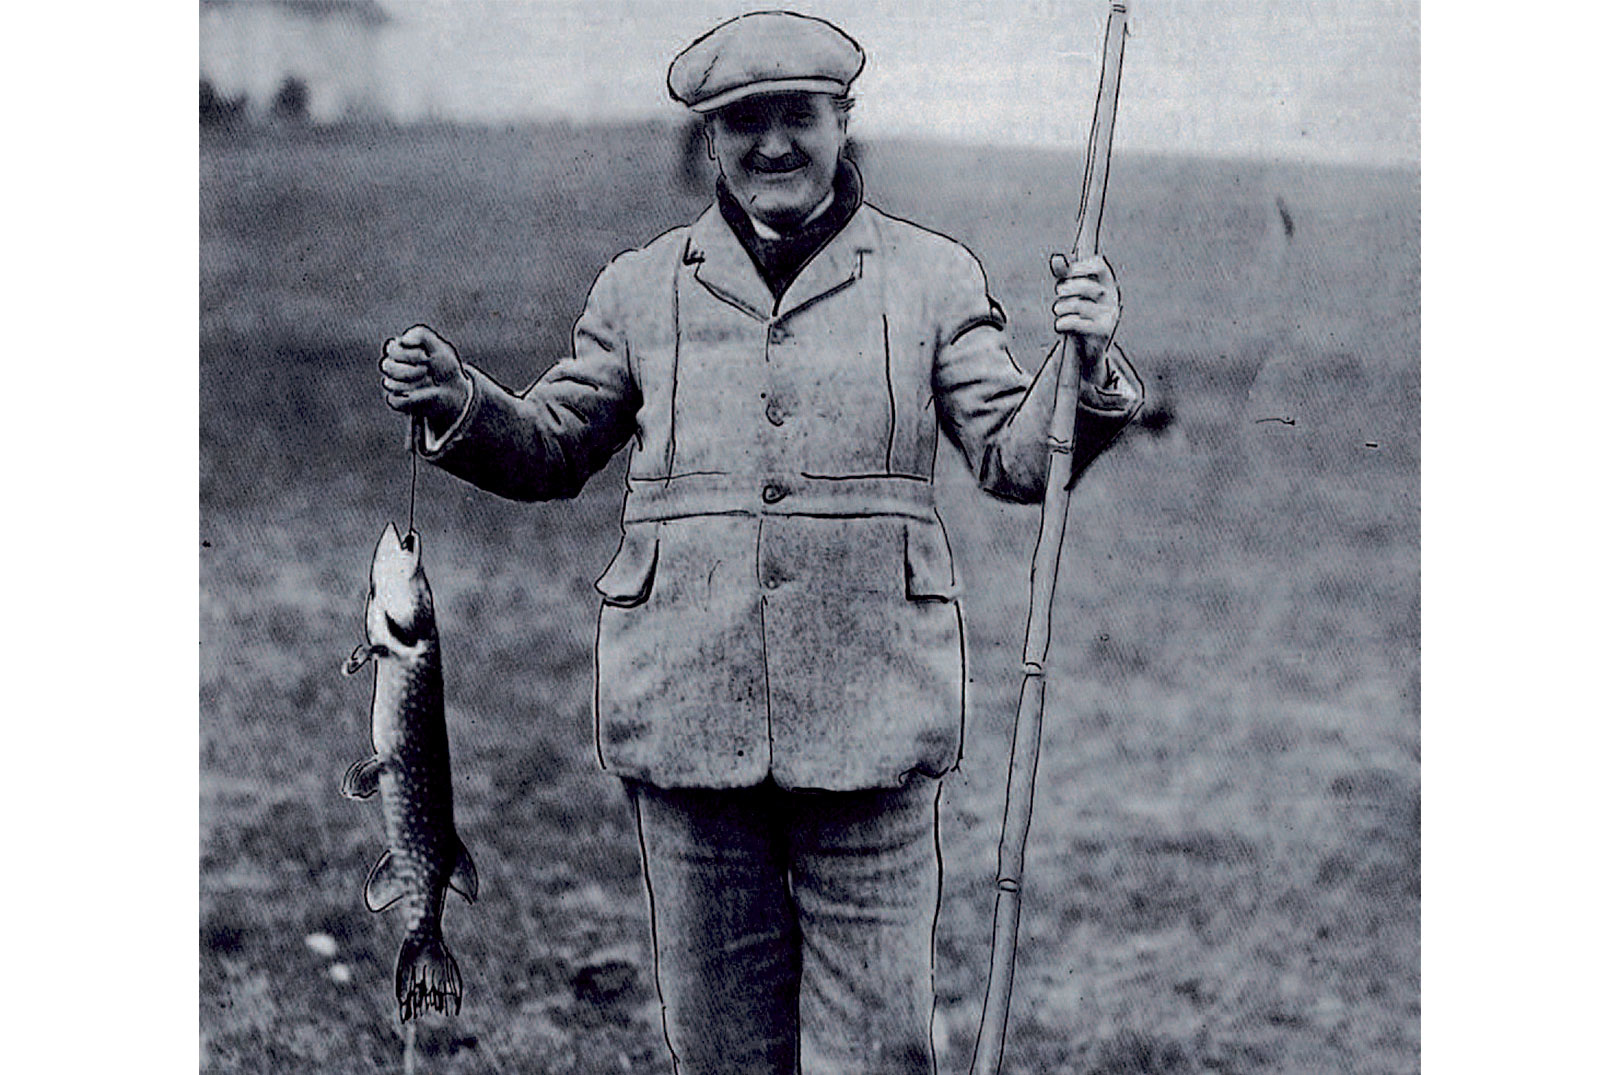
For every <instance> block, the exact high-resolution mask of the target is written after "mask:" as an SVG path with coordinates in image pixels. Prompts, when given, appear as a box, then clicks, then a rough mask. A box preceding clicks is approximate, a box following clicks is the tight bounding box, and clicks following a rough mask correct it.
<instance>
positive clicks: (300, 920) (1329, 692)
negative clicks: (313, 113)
mask: <svg viewBox="0 0 1620 1075" xmlns="http://www.w3.org/2000/svg"><path fill="white" fill-rule="evenodd" d="M676 146H677V139H676V138H675V137H674V135H673V133H672V132H669V131H666V130H664V129H662V128H659V127H654V126H646V127H629V128H616V129H600V128H598V129H583V128H581V129H574V128H567V127H551V128H524V129H515V130H506V131H470V130H457V129H450V128H445V129H424V130H416V131H409V132H403V131H389V130H376V131H347V132H310V133H305V134H293V135H280V136H271V135H270V134H267V133H253V134H249V135H246V136H242V137H238V138H236V139H234V140H207V141H205V142H204V145H203V149H202V176H201V183H202V218H201V232H202V248H201V269H202V290H201V296H200V301H201V309H202V322H201V354H202V367H201V415H202V418H201V429H200V445H199V448H200V465H201V474H200V478H201V490H202V493H201V518H202V533H201V534H200V535H199V538H200V543H201V544H200V550H199V557H200V567H199V570H200V580H201V608H200V616H201V635H202V681H201V684H200V720H201V741H202V757H201V759H200V761H201V779H202V796H203V798H202V803H201V821H202V832H201V847H200V855H201V892H200V902H201V907H200V953H199V959H200V964H199V970H200V989H201V1001H202V1025H201V1028H200V1030H201V1035H202V1056H203V1062H202V1066H203V1069H204V1070H205V1071H213V1072H253V1073H259V1072H266V1073H268V1072H276V1073H285V1072H375V1071H394V1070H398V1068H399V1066H400V1062H401V1037H400V1033H399V1030H398V1028H397V1024H395V1022H394V1021H393V1015H392V1009H393V1004H392V998H391V989H390V985H389V973H390V968H391V966H392V961H393V956H394V951H395V948H396V946H397V941H398V937H399V933H400V924H399V923H398V922H397V921H394V920H393V919H392V917H391V916H387V915H383V916H374V915H371V914H368V913H367V912H366V910H365V909H364V906H363V904H362V902H361V899H360V886H361V882H362V881H363V880H364V878H365V875H366V871H367V869H368V868H369V867H370V865H371V863H372V861H373V859H374V858H375V857H376V855H377V854H378V852H379V851H380V849H381V847H382V819H381V815H380V811H379V810H378V809H377V808H376V806H375V805H374V804H356V803H351V802H348V801H346V800H343V799H342V798H341V797H340V796H339V795H338V793H337V783H338V778H339V777H340V775H341V774H342V773H343V771H344V769H345V768H346V767H347V766H348V765H349V763H350V762H352V761H354V760H355V759H356V758H358V757H360V756H361V754H362V752H364V750H365V749H366V709H367V705H368V702H369V688H368V685H367V683H368V681H367V680H366V679H365V677H357V678H356V679H352V680H351V679H345V678H344V677H342V676H341V675H340V674H339V672H338V668H339V665H340V663H341V661H342V660H343V658H344V657H345V656H347V654H348V653H349V651H350V650H351V649H352V648H353V646H354V645H355V643H356V642H358V641H359V640H360V637H361V635H360V632H361V606H362V601H363V598H364V593H365V585H366V582H365V572H366V566H367V561H368V558H369V555H370V551H371V548H372V546H373V544H374V543H375V541H376V537H377V534H378V533H379V531H380V530H381V528H382V526H383V524H384V522H385V521H387V520H389V519H395V520H398V521H400V522H403V520H404V514H405V509H406V492H407V484H406V483H407V475H408V466H407V459H406V456H405V454H404V428H403V423H402V420H401V419H399V418H398V417H397V416H394V415H392V414H391V413H390V412H388V411H387V410H386V409H385V408H384V407H383V405H382V402H381V398H380V390H379V389H378V388H377V386H376V384H375V357H376V353H377V351H378V348H379V345H380V342H381V340H382V339H383V338H384V337H385V336H388V335H390V334H393V333H396V332H398V331H399V330H401V329H403V328H405V327H406V326H408V325H410V324H412V323H413V322H415V321H418V320H422V321H428V322H430V323H432V324H434V325H435V326H436V327H438V328H439V329H440V330H441V331H443V332H444V333H445V334H446V335H447V336H449V338H451V339H452V340H453V341H455V342H456V344H457V345H458V346H459V347H460V349H461V351H462V353H463V354H464V355H465V356H466V357H468V358H469V359H470V360H472V361H475V362H477V363H479V364H480V365H482V366H483V367H484V368H485V369H487V370H489V371H490V372H491V373H493V374H494V375H495V376H496V377H497V378H498V379H501V380H503V381H505V382H506V383H508V384H512V385H521V384H523V383H527V380H528V379H529V378H531V377H532V376H534V375H535V374H537V373H538V372H539V370H540V369H542V368H543V367H544V366H545V365H547V364H549V362H550V361H552V360H554V359H555V358H556V357H559V356H560V354H561V353H562V352H561V349H562V348H563V347H564V346H565V345H566V340H567V334H568V328H569V326H570V324H571V322H572V320H573V318H574V317H575V316H576V315H577V313H578V311H579V307H580V304H581V302H582V300H583V298H584V295H585V292H586V289H587V288H588V286H589V284H590V281H591V279H592V278H593V276H594V274H595V273H596V271H597V270H598V269H599V268H600V267H601V265H602V264H603V263H605V262H606V260H607V259H608V258H609V257H611V256H612V255H613V254H615V253H617V252H618V251H619V250H621V249H623V248H625V247H627V246H631V245H635V244H638V243H640V242H643V241H645V240H647V239H649V238H651V237H652V236H653V235H655V234H657V233H659V232H661V231H663V230H665V229H666V228H668V227H670V226H673V225H675V224H678V223H681V222H683V221H685V220H688V219H690V218H691V217H692V216H693V215H695V213H696V212H697V211H698V210H699V209H701V207H702V205H703V203H704V194H703V192H702V191H693V190H691V189H688V188H686V187H683V186H682V185H681V183H680V182H679V180H678V179H677V169H676V167H675V166H676V163H677V159H676V155H677V151H676ZM863 169H864V171H865V173H866V177H867V186H868V193H869V196H870V198H871V200H872V201H873V202H874V203H876V204H878V205H879V206H881V207H884V208H886V209H888V210H890V211H892V212H895V213H898V214H900V215H903V216H907V217H910V218H912V219H915V220H917V221H919V222H922V223H925V224H927V225H929V226H930V227H934V228H936V229H938V230H941V231H944V232H947V233H949V234H951V235H953V236H955V237H957V238H959V239H961V240H962V241H964V242H966V243H967V244H968V245H969V246H971V247H972V248H973V249H974V250H975V252H976V253H978V254H979V256H980V258H981V260H982V261H983V262H984V264H985V266H986V268H987V270H988V273H989V276H990V280H991V286H992V289H993V291H994V292H995V294H996V295H997V297H998V298H1000V299H1001V301H1002V302H1003V303H1004V304H1005V305H1006V307H1007V308H1008V310H1009V313H1010V315H1011V318H1012V324H1013V330H1014V337H1015V340H1016V342H1017V345H1018V347H1019V353H1020V354H1021V355H1027V356H1029V357H1030V358H1031V359H1033V358H1034V357H1035V355H1036V353H1037V352H1038V351H1040V350H1042V349H1043V348H1044V346H1045V343H1046V341H1047V338H1048V337H1047V332H1048V329H1047V315H1045V314H1044V313H1043V311H1044V309H1045V307H1046V306H1047V304H1048V302H1049V299H1048V298H1047V295H1048V293H1049V289H1050V283H1049V278H1048V276H1047V274H1046V268H1045V264H1046V254H1047V252H1048V251H1050V250H1056V249H1062V248H1065V247H1066V246H1067V245H1068V244H1069V243H1070V242H1071V241H1072V228H1073V217H1074V205H1073V202H1074V194H1073V191H1074V189H1075V188H1076V186H1077V176H1078V172H1079V161H1078V159H1077V158H1073V157H1068V156H1064V155H1061V154H1044V153H1037V152H1030V151H1018V152H1011V151H1004V150H997V149H990V148H982V149H974V148H964V147H947V146H935V145H922V144H895V145H888V144H882V143H878V144H868V145H867V146H866V147H865V156H864V158H863ZM1417 186H1418V185H1417V176H1416V175H1415V174H1414V173H1407V172H1396V171H1364V170H1352V169H1331V168H1325V167H1308V166H1303V165H1269V164H1264V163H1259V162H1233V161H1212V160H1191V159H1185V160H1183V159H1168V158H1132V157H1124V158H1122V159H1120V160H1118V161H1116V164H1115V168H1114V173H1113V180H1112V186H1111V188H1110V194H1109V204H1108V219H1107V221H1106V223H1105V236H1106V247H1107V250H1108V253H1109V256H1110V258H1111V260H1112V261H1113V263H1114V265H1115V267H1116V269H1117V270H1118V272H1119V275H1120V278H1121V280H1122V283H1123V288H1124V296H1125V305H1126V314H1125V324H1124V328H1123V330H1122V335H1121V338H1122V342H1123V344H1124V346H1125V348H1126V350H1127V351H1128V352H1129V353H1130V354H1131V356H1132V358H1133V359H1134V361H1135V363H1136V365H1137V367H1138V369H1139V370H1141V372H1142V373H1143V375H1144V377H1145V378H1146V379H1147V381H1148V383H1149V386H1150V391H1151V392H1152V395H1153V410H1152V411H1151V412H1150V414H1149V416H1148V417H1149V421H1148V422H1147V423H1146V424H1145V425H1144V427H1142V428H1138V429H1136V430H1134V431H1133V432H1132V433H1131V434H1130V435H1129V436H1127V438H1125V439H1124V440H1123V441H1121V442H1120V443H1119V444H1118V445H1116V447H1115V448H1114V450H1113V451H1112V452H1111V453H1110V455H1109V456H1107V457H1106V458H1105V459H1103V460H1102V461H1101V462H1099V463H1098V464H1097V465H1096V466H1095V467H1094V469H1093V470H1092V471H1091V473H1090V474H1089V475H1088V477H1087V478H1086V480H1085V482H1084V483H1083V484H1082V485H1081V487H1080V490H1079V492H1078V493H1077V495H1076V497H1075V502H1074V507H1073V513H1072V515H1071V522H1070V527H1069V538H1068V545H1067V548H1066V556H1065V560H1064V570H1063V575H1062V578H1061V580H1060V588H1059V595H1058V613H1057V617H1056V628H1055V638H1056V641H1055V643H1054V652H1053V655H1052V662H1051V677H1052V681H1051V687H1050V690H1049V695H1048V704H1047V725H1046V738H1045V749H1044V753H1043V755H1042V769H1041V778H1040V785H1039V797H1038V801H1037V807H1036V809H1037V814H1036V823H1035V831H1034V833H1033V835H1032V837H1031V847H1030V859H1029V866H1028V889H1027V896H1026V899H1025V911H1024V934H1023V935H1024V941H1023V945H1022V947H1021V950H1020V961H1019V976H1018V989H1017V993H1016V996H1015V1001H1014V1014H1013V1025H1012V1031H1011V1035H1010V1040H1009V1046H1008V1052H1007V1061H1006V1064H1005V1070H1006V1071H1007V1072H1009V1073H1033V1072H1078V1073H1096V1075H1126V1073H1148V1075H1181V1073H1189V1075H1194V1073H1201V1072H1220V1073H1223V1075H1244V1073H1259V1072H1312V1073H1316V1072H1346V1073H1355V1075H1377V1073H1382V1072H1411V1071H1416V1070H1417V1068H1418V1011H1419V983H1418V907H1419V889H1418V861H1419V853H1418V837H1419V815H1420V810H1419V775H1418V774H1419V756H1418V711H1417V697H1418V695H1417V683H1418V672H1417V669H1418V557H1417V551H1418V458H1419V439H1418V387H1419V376H1418V344H1417V341H1418V309H1417V305H1418V303H1417V280H1418V264H1417V230H1418V220H1417V212H1418V210H1417ZM1267 419H1275V420H1269V421H1268V420H1267ZM1285 420H1286V421H1285ZM941 472H942V473H941V484H942V492H941V499H942V504H941V510H942V513H943V514H944V515H945V517H946V522H947V524H948V525H949V526H950V527H951V531H952V535H953V545H954V547H955V548H956V550H957V552H958V559H959V564H960V567H961V570H962V571H963V573H964V575H965V576H966V598H965V609H966V615H967V619H968V624H969V631H970V636H971V639H970V646H971V658H970V661H971V672H972V676H973V684H972V703H973V708H972V717H971V724H970V728H969V736H970V739H969V747H968V754H967V760H966V762H965V764H964V767H963V769H962V771H961V772H960V773H958V774H955V775H953V776H952V777H951V778H949V780H948V782H947V786H946V806H945V812H944V829H945V831H944V834H943V843H944V846H945V849H946V854H947V863H946V874H945V896H944V908H943V913H942V917H941V923H940V929H939V938H938V940H939V952H938V957H939V972H938V992H939V1005H938V1012H937V1035H938V1038H939V1041H940V1046H941V1070H942V1071H961V1070H965V1068H966V1062H967V1057H968V1055H969V1053H970V1051H971V1047H972V1037H973V1033H974V1029H975V1027H976V1022H977V1015H978V1007H979V1003H980V1000H981V997H982V990H983V975H984V972H985V964H986V961H987V958H988V949H989V946H988V939H989V910H990V904H991V900H992V895H993V893H992V889H991V880H992V877H993V870H994V856H995V842H996V839H997V836H998V835H999V827H1000V825H999V821H1000V810H1001V795H1002V787H1003V781H1004V766H1005V757H1006V749H1007V744H1008V738H1009V734H1010V723H1011V714H1012V711H1013V708H1014V702H1015V696H1016V687H1017V678H1016V676H1017V671H1018V666H1017V654H1018V649H1019V646H1020V645H1021V641H1022V639H1021V630H1022V617H1023V611H1024V603H1025V601H1026V600H1027V595H1026V589H1025V587H1026V585H1027V584H1026V582H1025V575H1026V573H1027V570H1028V562H1029V554H1030V551H1031V548H1032V546H1033V542H1034V530H1035V525H1036V521H1037V512H1036V510H1035V509H1032V508H1018V507H1011V506H1007V505H1003V504H999V503H995V502H992V501H990V500H989V499H988V498H984V497H982V496H979V495H977V494H976V492H975V491H974V490H973V488H972V486H971V483H970V482H969V480H968V476H967V474H966V472H965V469H964V468H963V467H962V466H961V465H960V464H959V462H957V461H956V460H955V459H952V458H946V457H945V456H944V455H942V456H941ZM622 473H623V471H622V462H621V463H619V464H615V466H614V467H610V468H609V471H608V472H606V473H604V474H602V475H600V476H599V477H598V478H596V479H595V480H594V481H593V482H592V483H591V484H590V486H588V487H587V489H586V490H585V492H584V493H583V494H582V495H581V496H580V497H579V498H578V499H577V500H575V501H572V502H567V503H560V504H551V505H543V506H524V505H515V504H509V503H505V502H502V501H499V500H497V499H495V498H493V497H490V496H488V495H485V494H481V493H478V492H476V491H474V490H471V489H469V488H466V487H464V486H462V485H460V484H458V483H457V482H455V481H454V480H452V479H450V478H448V477H446V476H445V475H443V474H441V473H438V472H436V471H433V470H432V469H431V468H424V471H423V473H422V475H421V481H420V487H419V493H418V503H417V519H416V521H417V526H418V529H419V530H420V531H421V532H422V534H423V537H424V545H425V549H426V563H427V568H428V572H429V574H430V577H431V579H432V581H433V585H434V592H435V596H436V600H437V606H438V614H439V624H440V630H441V632H442V635H443V638H444V648H445V653H446V661H447V673H446V675H447V685H446V689H447V693H448V698H449V709H450V725H451V726H450V734H451V744H452V750H453V752H454V760H455V791H456V796H457V801H456V807H457V815H458V820H459V825H460V829H461V832H462V834H463V836H464V837H465V839H466V841H467V843H468V845H469V847H470V848H471V850H472V853H473V856H474V858H475V859H476V860H477V863H478V867H479V872H480V874H481V877H482V881H483V892H482V898H481V899H480V901H479V903H478V904H477V905H476V906H475V907H472V908H467V907H465V906H464V905H462V904H460V903H459V902H456V903H455V904H454V905H453V906H452V907H451V908H450V909H449V911H448V914H447V921H446V929H447V934H448V938H449V942H450V944H451V947H452V949H453V950H454V951H455V952H456V954H457V956H458V958H459V960H460V962H461V966H462V970H463V974H464V976H465V977H466V980H467V996H466V1002H465V1006H464V1008H463V1013H462V1015H461V1017H460V1018H458V1019H455V1020H444V1021H439V1022H430V1023H428V1024H426V1025H425V1026H424V1027H423V1029H422V1031H421V1033H420V1036H419V1039H418V1052H419V1053H420V1054H421V1067H420V1068H419V1070H421V1071H424V1072H453V1073H474V1072H478V1073H483V1072H491V1073H510V1072H579V1073H585V1075H591V1073H606V1072H625V1071H630V1072H647V1073H654V1072H664V1071H667V1070H668V1068H667V1061H666V1060H665V1057H664V1053H663V1045H662V1040H661V1037H660V1034H659V1031H658V1024H657V1008H656V1003H655V1001H654V998H653V993H652V989H651V985H650V980H649V969H650V957H649V952H648V946H647V940H646V927H645V922H644V914H645V912H644V907H643V896H642V892H641V887H640V879H639V876H640V875H639V867H638V862H637V858H636V850H635V842H634V838H633V834H632V831H631V825H630V816H629V813H628V811H627V809H626V807H625V806H624V804H623V802H622V801H621V796H620V793H619V791H618V789H617V787H616V784H615V782H614V781H612V780H611V779H609V778H608V777H606V776H604V775H602V774H601V773H600V772H598V771H597V769H596V767H595V760H594V754H593V751H592V748H591V739H590V706H589V697H590V694H589V692H590V685H591V651H590V643H591V637H592V631H593V624H594V617H595V600H596V598H595V593H594V591H593V590H592V589H591V580H592V579H594V578H595V577H596V575H597V574H598V573H599V572H600V570H601V569H602V567H603V566H604V565H605V563H606V561H607V559H608V558H609V556H610V555H611V553H612V551H613V549H614V547H615V545H616V540H617V527H616V518H617V509H618V505H619V498H620V495H621V489H622V481H621V479H622ZM320 934H324V935H326V936H327V937H330V938H331V939H332V940H333V941H335V944H336V952H335V954H331V953H330V951H329V950H327V951H317V950H316V948H315V947H312V946H311V945H309V944H307V943H306V937H309V936H311V935H320Z"/></svg>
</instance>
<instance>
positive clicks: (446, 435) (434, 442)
mask: <svg viewBox="0 0 1620 1075" xmlns="http://www.w3.org/2000/svg"><path fill="white" fill-rule="evenodd" d="M478 381H479V377H478V371H477V370H474V369H473V368H472V367H470V366H469V367H468V368H467V382H468V391H467V402H466V403H464V404H462V407H461V413H460V414H458V415H456V420H455V421H454V422H451V423H450V426H449V428H447V429H446V430H445V431H444V432H443V433H435V432H434V431H433V430H432V429H431V428H429V426H428V423H426V422H423V423H422V443H421V444H420V445H418V446H417V448H418V451H419V452H420V453H421V456H422V458H423V459H427V460H434V459H437V458H439V457H440V456H442V455H444V453H445V452H447V451H448V450H449V449H450V446H451V444H452V443H453V442H454V441H455V440H456V439H457V438H458V437H460V435H461V432H462V430H464V429H466V428H467V419H468V418H469V417H471V415H472V413H473V411H474V410H475V409H476V407H477V404H478V397H479V394H480V393H481V392H482V389H481V388H480V387H479V384H478Z"/></svg>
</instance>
